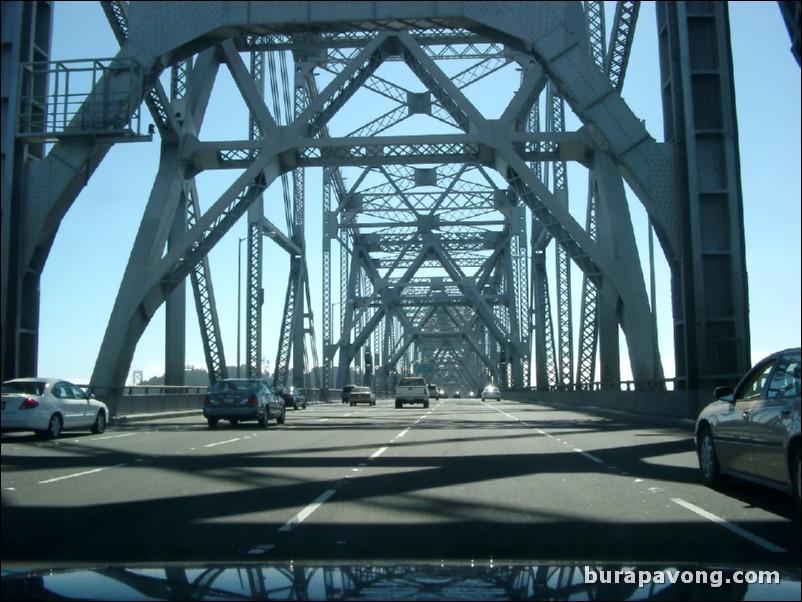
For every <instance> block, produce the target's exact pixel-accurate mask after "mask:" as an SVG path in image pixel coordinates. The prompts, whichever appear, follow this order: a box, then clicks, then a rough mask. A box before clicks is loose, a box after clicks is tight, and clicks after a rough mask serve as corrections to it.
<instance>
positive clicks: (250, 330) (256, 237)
mask: <svg viewBox="0 0 802 602" xmlns="http://www.w3.org/2000/svg"><path fill="white" fill-rule="evenodd" d="M264 73H265V66H264V52H260V51H253V52H251V77H253V82H254V86H255V87H256V89H257V90H259V95H260V97H261V98H264V94H265V81H264ZM249 125H250V127H249V132H248V136H249V139H250V140H260V139H261V138H262V137H263V134H264V133H263V132H262V131H261V127H260V126H259V122H258V120H257V119H255V118H254V116H253V115H250V116H249ZM263 217H264V196H263V195H262V194H260V195H259V196H258V198H257V199H256V200H255V201H254V202H253V204H252V205H251V206H250V207H248V236H247V238H248V259H247V266H248V268H247V270H248V277H247V278H246V287H245V289H246V293H245V295H246V299H247V301H246V311H245V320H246V323H245V362H246V367H245V374H246V376H248V377H250V378H256V377H258V376H262V304H263V303H264V289H263V288H262V256H263V253H264V240H263V239H262V219H263Z"/></svg>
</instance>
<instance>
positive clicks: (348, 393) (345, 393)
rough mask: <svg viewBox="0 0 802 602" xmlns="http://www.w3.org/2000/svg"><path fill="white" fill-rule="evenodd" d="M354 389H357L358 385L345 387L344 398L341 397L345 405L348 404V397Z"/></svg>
mask: <svg viewBox="0 0 802 602" xmlns="http://www.w3.org/2000/svg"><path fill="white" fill-rule="evenodd" d="M354 387H356V385H345V386H344V387H343V391H342V396H341V399H342V402H343V403H348V396H349V395H350V393H351V389H353V388H354Z"/></svg>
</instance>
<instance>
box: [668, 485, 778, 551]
mask: <svg viewBox="0 0 802 602" xmlns="http://www.w3.org/2000/svg"><path fill="white" fill-rule="evenodd" d="M671 501H672V502H674V503H675V504H679V505H680V506H682V507H684V508H687V509H688V510H690V511H691V512H695V513H696V514H698V515H699V516H701V517H702V518H706V519H707V520H709V521H712V522H714V523H717V524H719V525H721V526H722V527H724V528H725V529H728V530H730V531H732V532H733V533H735V534H736V535H740V536H741V537H743V538H744V539H748V540H749V541H751V542H752V543H755V544H757V545H759V546H760V547H761V548H765V549H767V550H768V551H769V552H786V551H787V550H785V549H784V548H781V547H780V546H778V545H775V544H773V543H771V542H770V541H766V540H765V539H763V538H762V537H758V536H757V535H755V534H753V533H750V532H749V531H746V530H745V529H741V527H739V526H737V525H733V524H732V523H731V522H729V521H726V520H724V519H723V518H721V517H720V516H716V515H715V514H712V513H710V512H708V511H707V510H704V509H702V508H700V507H699V506H694V505H693V504H691V503H690V502H686V501H685V500H683V499H681V498H678V497H676V498H671Z"/></svg>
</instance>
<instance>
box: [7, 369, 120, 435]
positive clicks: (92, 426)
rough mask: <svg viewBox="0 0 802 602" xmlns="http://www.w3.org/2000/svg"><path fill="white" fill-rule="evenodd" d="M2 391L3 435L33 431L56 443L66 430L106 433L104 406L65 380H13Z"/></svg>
mask: <svg viewBox="0 0 802 602" xmlns="http://www.w3.org/2000/svg"><path fill="white" fill-rule="evenodd" d="M2 391H3V393H2V397H3V405H2V416H3V419H2V430H3V431H33V432H35V433H36V435H37V437H39V438H40V439H57V438H58V437H59V436H60V435H61V432H62V431H67V430H76V429H86V430H89V431H91V432H93V433H98V434H99V433H102V432H104V431H105V430H106V424H107V423H108V419H109V408H108V407H107V406H106V404H105V403H103V402H102V401H99V400H97V399H95V398H94V396H93V395H91V394H90V393H87V392H86V391H84V390H83V389H82V388H81V387H79V386H77V385H74V384H72V383H70V382H67V381H66V380H59V379H55V378H16V379H13V380H8V381H6V382H4V383H3V387H2Z"/></svg>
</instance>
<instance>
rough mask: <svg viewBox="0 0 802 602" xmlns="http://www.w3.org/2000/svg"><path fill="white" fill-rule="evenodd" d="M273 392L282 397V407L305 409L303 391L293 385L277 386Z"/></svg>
mask: <svg viewBox="0 0 802 602" xmlns="http://www.w3.org/2000/svg"><path fill="white" fill-rule="evenodd" d="M275 392H276V393H277V394H278V395H281V397H282V398H283V399H284V407H285V408H290V407H291V408H292V409H293V410H297V409H298V408H303V409H304V410H305V409H306V396H305V395H304V394H303V391H301V390H300V389H297V388H295V387H279V388H277V389H275Z"/></svg>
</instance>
